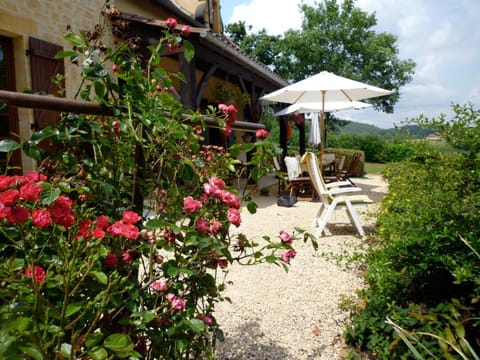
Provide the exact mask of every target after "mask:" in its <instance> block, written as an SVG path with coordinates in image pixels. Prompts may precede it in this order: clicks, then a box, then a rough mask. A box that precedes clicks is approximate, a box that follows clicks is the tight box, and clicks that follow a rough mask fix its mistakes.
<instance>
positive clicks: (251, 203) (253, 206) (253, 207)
mask: <svg viewBox="0 0 480 360" xmlns="http://www.w3.org/2000/svg"><path fill="white" fill-rule="evenodd" d="M257 208H258V205H257V204H256V203H255V202H254V201H249V202H248V203H247V209H248V212H249V213H250V214H255V213H256V212H257Z"/></svg>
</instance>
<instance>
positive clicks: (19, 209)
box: [7, 206, 30, 224]
mask: <svg viewBox="0 0 480 360" xmlns="http://www.w3.org/2000/svg"><path fill="white" fill-rule="evenodd" d="M29 217H30V212H29V211H28V209H26V208H25V207H23V206H15V207H14V208H12V211H11V212H10V214H9V215H8V216H7V220H8V221H9V222H10V223H12V224H17V223H24V222H25V221H27V220H28V218H29Z"/></svg>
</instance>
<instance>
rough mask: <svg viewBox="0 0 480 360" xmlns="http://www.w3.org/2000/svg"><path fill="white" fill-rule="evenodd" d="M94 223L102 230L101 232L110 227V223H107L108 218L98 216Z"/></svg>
mask: <svg viewBox="0 0 480 360" xmlns="http://www.w3.org/2000/svg"><path fill="white" fill-rule="evenodd" d="M96 223H97V227H99V228H100V229H103V230H105V229H106V228H108V227H109V226H110V222H109V221H108V217H106V216H105V215H100V216H99V217H97V220H96Z"/></svg>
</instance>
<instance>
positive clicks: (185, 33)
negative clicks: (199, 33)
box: [182, 25, 192, 36]
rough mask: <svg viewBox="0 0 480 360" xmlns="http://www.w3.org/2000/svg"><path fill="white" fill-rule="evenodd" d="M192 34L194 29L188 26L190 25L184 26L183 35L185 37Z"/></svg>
mask: <svg viewBox="0 0 480 360" xmlns="http://www.w3.org/2000/svg"><path fill="white" fill-rule="evenodd" d="M191 32H192V28H191V27H190V26H188V25H183V26H182V34H183V35H184V36H188V35H190V33H191Z"/></svg>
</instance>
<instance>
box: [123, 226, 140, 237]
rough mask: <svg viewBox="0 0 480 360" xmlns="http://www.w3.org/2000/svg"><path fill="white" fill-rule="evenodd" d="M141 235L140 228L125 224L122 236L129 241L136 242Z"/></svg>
mask: <svg viewBox="0 0 480 360" xmlns="http://www.w3.org/2000/svg"><path fill="white" fill-rule="evenodd" d="M139 234H140V230H138V228H137V227H136V226H135V225H133V224H125V225H124V226H123V233H122V235H123V236H125V237H126V238H127V239H130V240H136V239H137V238H138V235H139Z"/></svg>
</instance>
